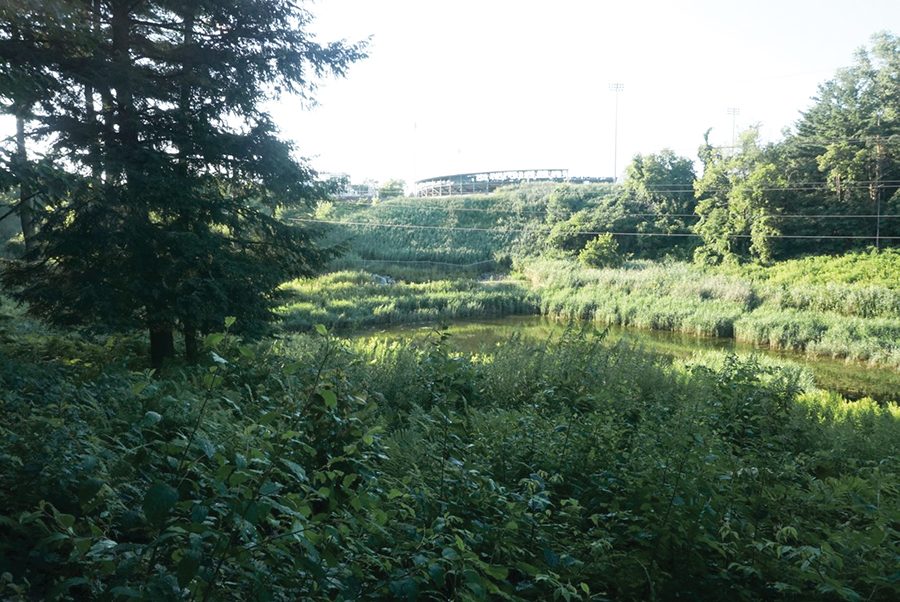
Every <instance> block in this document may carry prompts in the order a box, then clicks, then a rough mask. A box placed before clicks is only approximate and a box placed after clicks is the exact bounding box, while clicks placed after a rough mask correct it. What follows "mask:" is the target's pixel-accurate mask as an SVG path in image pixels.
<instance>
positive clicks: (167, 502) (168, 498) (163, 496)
mask: <svg viewBox="0 0 900 602" xmlns="http://www.w3.org/2000/svg"><path fill="white" fill-rule="evenodd" d="M177 501H178V492H177V491H176V490H175V489H174V488H172V487H171V486H169V485H166V484H165V483H155V484H154V485H153V486H152V487H150V489H149V490H148V491H147V495H145V496H144V504H143V508H144V515H145V516H146V517H147V520H148V521H150V523H151V524H153V525H160V524H162V522H163V521H165V520H166V517H167V516H168V515H169V511H170V510H172V508H173V507H174V506H175V503H176V502H177Z"/></svg>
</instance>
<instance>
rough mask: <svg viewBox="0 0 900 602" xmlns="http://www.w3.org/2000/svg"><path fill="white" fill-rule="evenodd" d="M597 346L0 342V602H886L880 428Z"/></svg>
mask: <svg viewBox="0 0 900 602" xmlns="http://www.w3.org/2000/svg"><path fill="white" fill-rule="evenodd" d="M62 341H64V342H67V344H61V342H62ZM599 343H600V341H599V340H598V339H597V338H596V337H592V336H589V335H583V334H578V333H574V332H570V333H568V334H567V335H565V336H564V337H562V338H561V339H559V340H555V341H552V342H549V343H547V344H545V345H534V344H531V343H525V342H523V341H521V340H517V339H515V338H513V339H511V340H509V341H508V342H506V343H504V344H503V345H500V346H498V347H497V348H496V350H495V351H494V352H492V353H490V354H487V355H461V354H458V353H452V352H450V351H449V350H448V347H447V345H446V342H445V341H444V340H443V338H442V337H440V336H437V335H436V336H435V337H434V338H433V339H431V340H430V341H428V342H425V343H422V344H420V345H418V346H413V347H409V346H406V345H397V344H387V345H386V344H384V343H380V342H378V341H374V340H371V341H366V340H362V341H357V342H356V343H352V344H351V343H349V342H346V341H341V340H336V339H333V338H330V337H328V336H321V335H319V336H312V337H309V336H296V337H291V338H289V339H286V340H283V341H278V342H275V343H272V344H266V345H254V346H250V345H244V344H242V343H241V342H240V341H237V340H235V339H233V338H232V337H229V336H227V335H218V334H214V335H211V336H210V337H208V339H207V345H208V346H209V351H210V353H211V357H212V361H211V362H210V364H209V365H208V366H203V367H198V368H193V369H187V368H185V369H172V370H171V371H170V372H169V373H168V374H167V375H166V377H165V378H159V379H154V378H151V377H150V376H149V375H148V374H147V373H142V372H135V371H133V370H129V369H128V368H127V362H126V361H120V362H119V363H117V364H110V363H109V362H108V360H107V358H108V357H110V356H113V357H122V358H131V357H133V355H132V354H131V352H130V350H129V342H128V341H127V340H126V341H117V340H114V339H110V340H108V341H106V343H105V344H104V345H98V344H95V343H92V342H90V341H87V340H80V339H76V338H74V337H68V338H65V339H62V340H60V339H49V338H46V337H43V336H40V335H31V338H30V339H29V340H28V343H27V344H26V343H23V342H22V339H21V337H17V338H4V339H2V342H0V345H2V346H3V349H2V352H3V353H4V355H5V356H6V357H9V358H10V361H7V362H4V363H3V365H2V367H0V390H3V391H4V392H5V393H4V412H3V414H2V423H0V457H2V458H3V462H4V465H5V466H6V467H7V468H5V469H4V471H3V473H2V477H0V478H2V480H3V482H2V486H0V492H2V493H0V508H2V510H0V532H2V534H3V536H2V538H0V541H2V543H0V572H2V573H4V577H3V580H2V582H0V596H2V597H4V598H8V599H32V598H42V597H46V598H57V599H71V598H76V599H83V598H88V597H91V598H93V597H97V598H109V599H118V598H126V597H127V598H132V599H152V600H162V599H173V600H174V599H183V598H184V597H190V598H194V599H236V600H237V599H239V600H247V599H267V600H273V599H274V600H281V599H285V600H287V599H292V600H293V599H301V598H302V599H360V598H362V599H374V598H395V599H414V598H419V599H448V598H456V599H464V600H465V599H470V600H477V599H486V598H488V597H491V598H495V597H496V598H507V599H539V600H546V599H568V600H574V599H626V600H627V599H631V600H647V599H671V598H673V597H675V596H676V595H678V596H682V597H688V598H704V599H729V600H734V599H745V600H754V599H760V598H780V599H809V598H819V599H835V600H837V599H845V600H860V599H867V600H892V599H896V597H897V596H898V595H900V587H898V583H897V581H896V541H897V530H896V526H897V524H898V520H900V511H898V508H900V503H898V488H897V482H898V481H897V472H898V454H897V451H898V450H897V442H898V441H900V423H898V418H900V410H898V408H897V406H895V405H884V406H879V405H877V404H875V403H873V402H871V401H868V400H863V401H859V402H846V401H845V400H842V399H840V398H839V397H838V396H835V395H833V394H829V393H825V392H821V391H814V390H805V389H804V385H803V382H805V381H804V380H803V378H802V375H801V374H800V373H799V372H797V371H791V370H787V369H778V368H773V367H767V366H762V365H759V364H756V363H755V362H753V361H749V360H738V359H736V358H734V357H724V358H723V357H719V358H718V359H709V358H707V359H706V360H704V361H703V362H702V363H676V364H671V363H669V362H667V361H664V360H661V359H660V358H659V357H657V356H652V355H647V354H644V353H642V352H640V351H637V350H634V349H631V348H628V347H624V346H621V345H618V346H614V347H612V348H610V347H608V346H604V345H601V344H599ZM111 351H112V352H113V353H111Z"/></svg>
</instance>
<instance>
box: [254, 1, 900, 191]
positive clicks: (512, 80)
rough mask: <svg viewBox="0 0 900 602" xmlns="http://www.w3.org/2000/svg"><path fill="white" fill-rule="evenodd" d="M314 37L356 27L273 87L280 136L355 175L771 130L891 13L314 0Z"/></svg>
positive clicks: (499, 165) (884, 9) (531, 160)
mask: <svg viewBox="0 0 900 602" xmlns="http://www.w3.org/2000/svg"><path fill="white" fill-rule="evenodd" d="M308 6H309V8H310V10H311V12H312V13H313V14H314V15H315V16H316V19H315V21H314V22H313V24H312V28H311V29H312V31H313V32H314V33H315V34H316V36H317V38H318V39H319V41H321V42H326V41H331V40H335V39H347V40H359V39H364V38H368V37H370V36H371V44H370V47H369V55H370V56H369V58H368V59H365V60H364V61H361V62H359V63H357V64H355V65H354V66H353V67H351V68H350V71H349V73H348V75H347V77H346V78H344V79H340V80H328V81H324V82H322V83H321V84H320V87H319V90H318V92H317V93H316V98H317V100H318V105H317V106H314V107H304V106H303V105H302V104H301V103H300V102H299V101H297V100H295V99H291V98H284V99H282V100H281V101H279V102H277V103H275V104H274V105H273V106H272V107H271V109H272V112H273V115H274V118H275V120H276V123H278V125H279V127H280V128H281V131H282V135H284V136H285V137H287V138H289V139H291V140H293V141H294V142H295V143H296V144H297V146H298V149H299V151H300V153H301V154H302V155H303V156H305V157H307V158H308V159H309V160H310V162H311V164H312V166H313V167H314V168H316V169H317V170H319V171H322V172H343V173H348V174H350V175H351V176H352V178H353V179H354V180H355V181H359V180H362V179H365V178H374V179H376V180H385V179H387V178H402V179H404V180H406V181H407V182H411V181H413V180H416V179H420V178H425V177H431V176H437V175H443V174H451V173H459V172H469V171H482V170H502V169H519V168H522V169H530V168H567V169H569V170H570V173H571V174H573V175H576V174H577V175H597V176H607V175H612V173H613V164H614V162H613V155H614V153H613V148H614V144H613V142H614V141H613V131H614V126H615V119H614V114H615V105H614V96H615V95H614V93H613V92H611V91H610V90H609V84H610V83H612V82H621V83H623V84H624V86H625V89H624V91H623V92H622V93H621V95H620V96H619V118H618V131H619V134H618V160H617V166H618V171H619V172H620V173H621V172H622V170H623V169H624V166H625V165H626V164H627V162H628V160H629V159H630V157H631V156H632V155H634V154H635V153H649V152H656V151H659V150H661V149H663V148H671V149H673V150H674V151H676V152H677V153H679V154H682V155H685V156H689V157H691V158H695V157H696V150H697V147H698V146H699V145H700V143H701V141H702V136H703V132H704V131H705V130H706V129H707V128H713V131H712V136H711V138H712V140H713V142H715V143H717V144H723V145H724V144H730V143H731V137H732V117H731V116H730V115H729V114H728V108H729V107H737V108H738V109H739V111H740V113H739V115H738V116H737V118H736V120H737V127H738V130H740V129H741V128H742V127H746V126H748V125H750V124H754V123H759V124H761V126H762V134H763V137H764V138H765V139H767V140H775V139H778V138H779V137H780V136H781V131H782V129H783V128H785V127H787V126H791V125H792V124H793V123H794V122H795V121H796V120H797V118H798V117H799V113H800V111H802V110H803V109H805V108H807V107H808V106H809V104H810V102H811V100H810V99H811V97H812V96H813V95H815V93H816V87H817V84H818V83H820V82H822V81H824V80H826V79H829V78H830V77H831V76H832V75H833V74H834V72H835V70H836V69H838V68H840V67H842V66H846V65H849V64H850V63H851V62H852V55H853V52H854V51H855V50H856V49H857V48H859V47H861V46H864V45H867V44H868V42H869V39H870V37H871V35H872V34H873V33H875V32H876V31H880V30H888V31H893V32H894V33H897V32H898V30H900V1H897V0H856V1H850V0H753V1H750V0H740V1H735V0H668V1H666V0H652V1H651V0H644V1H640V0H632V1H624V0H623V1H616V2H611V1H588V0H552V1H551V0H543V1H538V0H518V1H513V0H480V1H479V0H453V1H452V2H449V1H441V2H438V1H431V0H377V1H376V0H318V1H316V2H314V3H311V4H310V5H308Z"/></svg>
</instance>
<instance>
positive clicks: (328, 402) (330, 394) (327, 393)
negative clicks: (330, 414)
mask: <svg viewBox="0 0 900 602" xmlns="http://www.w3.org/2000/svg"><path fill="white" fill-rule="evenodd" d="M319 395H321V396H322V399H323V400H325V407H326V408H329V409H331V410H333V409H334V408H336V407H337V395H335V394H334V391H332V390H331V389H322V390H321V391H319Z"/></svg>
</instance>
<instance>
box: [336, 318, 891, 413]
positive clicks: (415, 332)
mask: <svg viewBox="0 0 900 602" xmlns="http://www.w3.org/2000/svg"><path fill="white" fill-rule="evenodd" d="M435 328H436V327H435V326H434V325H430V326H422V325H400V326H393V327H390V328H380V329H377V330H368V331H361V332H357V333H355V334H354V335H353V336H355V337H377V338H383V339H389V340H410V339H419V338H424V337H426V336H428V335H429V333H432V332H434V330H435ZM565 328H566V324H565V323H563V322H557V321H553V320H548V319H547V318H541V317H535V316H510V317H506V318H498V319H493V320H477V321H459V322H456V323H454V324H452V325H450V326H449V327H448V328H447V329H446V332H448V333H449V334H450V339H449V344H450V345H451V346H453V347H454V348H456V349H458V350H460V351H465V352H478V351H489V350H490V349H491V348H493V347H495V346H496V345H497V344H498V343H500V342H502V341H505V340H507V339H508V338H509V337H510V336H512V335H514V334H517V335H519V336H521V337H526V338H531V339H535V340H547V339H549V338H551V337H558V336H559V335H560V334H562V333H563V331H564V330H565ZM598 330H602V327H598ZM607 341H608V342H609V343H610V344H614V343H616V342H619V341H623V342H626V343H630V344H633V345H636V346H639V347H642V348H644V349H646V350H647V351H651V352H653V353H659V354H663V355H666V356H669V357H672V358H688V357H690V356H691V355H693V354H695V353H697V352H704V351H724V352H733V353H737V354H757V355H761V356H768V357H774V358H777V359H779V360H781V361H788V362H791V363H793V364H796V365H798V366H801V367H803V368H806V369H807V370H809V371H810V372H811V373H812V374H813V377H814V378H815V381H816V385H817V386H818V387H820V388H823V389H828V390H830V391H836V392H838V393H841V394H842V395H844V396H845V397H847V398H849V399H859V398H861V397H866V396H868V397H872V398H873V399H876V400H878V401H896V400H900V371H897V370H894V369H891V368H882V367H872V366H869V365H867V364H864V363H861V362H845V361H843V360H839V359H833V358H829V357H817V356H809V355H805V354H802V353H799V352H795V351H784V350H775V349H769V348H766V347H757V346H754V345H750V344H747V343H737V342H735V341H734V340H733V339H722V338H711V337H698V336H693V335H687V334H681V333H674V332H662V331H647V330H635V329H627V328H616V327H610V328H609V331H608V335H607Z"/></svg>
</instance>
